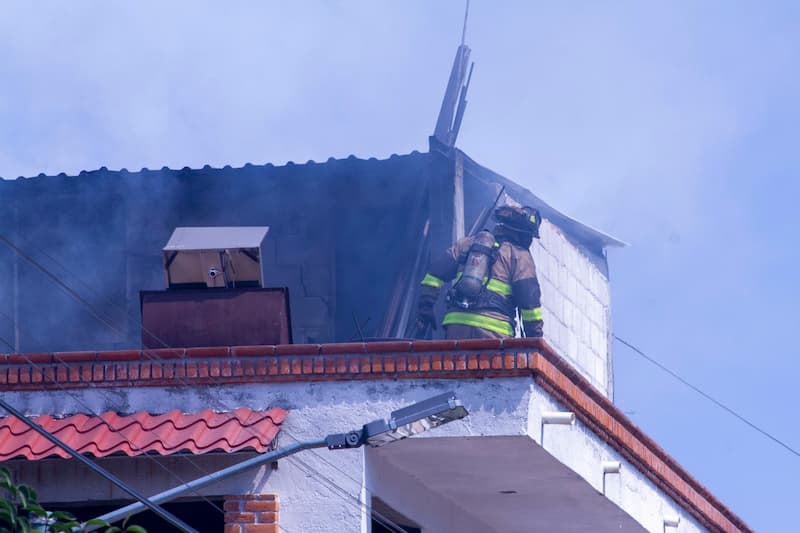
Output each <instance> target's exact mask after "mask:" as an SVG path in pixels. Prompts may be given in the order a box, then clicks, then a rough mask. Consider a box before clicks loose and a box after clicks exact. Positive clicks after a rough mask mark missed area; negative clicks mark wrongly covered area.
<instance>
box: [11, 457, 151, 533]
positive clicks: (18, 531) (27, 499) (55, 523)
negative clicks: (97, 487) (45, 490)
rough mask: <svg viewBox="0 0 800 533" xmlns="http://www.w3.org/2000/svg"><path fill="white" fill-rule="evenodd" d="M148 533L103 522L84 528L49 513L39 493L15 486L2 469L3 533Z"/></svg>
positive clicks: (64, 516) (69, 516) (69, 518)
mask: <svg viewBox="0 0 800 533" xmlns="http://www.w3.org/2000/svg"><path fill="white" fill-rule="evenodd" d="M89 529H91V530H92V531H101V532H102V533H147V531H145V529H144V528H143V527H141V526H129V525H127V523H125V524H123V526H122V528H120V527H117V526H112V525H111V524H109V523H108V522H106V521H104V520H97V519H94V520H89V521H88V522H86V523H85V524H81V523H80V522H79V521H78V520H77V519H76V518H75V516H73V515H72V514H70V513H66V512H63V511H52V512H51V511H46V510H45V509H44V508H43V507H42V506H41V505H39V499H38V496H37V494H36V491H35V490H34V489H33V488H31V487H29V486H28V485H25V484H19V485H18V484H16V483H14V480H13V479H12V478H11V473H10V472H9V471H8V469H6V468H4V467H0V533H67V532H68V533H74V532H84V531H88V530H89Z"/></svg>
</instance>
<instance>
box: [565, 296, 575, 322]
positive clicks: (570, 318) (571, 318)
mask: <svg viewBox="0 0 800 533" xmlns="http://www.w3.org/2000/svg"><path fill="white" fill-rule="evenodd" d="M564 325H565V326H567V327H568V328H569V329H572V328H574V327H575V304H573V303H572V302H570V301H567V300H564Z"/></svg>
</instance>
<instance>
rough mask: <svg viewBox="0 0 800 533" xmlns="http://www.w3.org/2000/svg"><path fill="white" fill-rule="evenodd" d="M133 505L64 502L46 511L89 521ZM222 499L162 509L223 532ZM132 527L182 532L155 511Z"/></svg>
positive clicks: (211, 530) (160, 532) (211, 531)
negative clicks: (64, 513) (65, 512)
mask: <svg viewBox="0 0 800 533" xmlns="http://www.w3.org/2000/svg"><path fill="white" fill-rule="evenodd" d="M129 503H131V502H126V501H120V502H108V503H105V502H97V503H95V502H92V503H91V504H90V505H84V504H75V503H74V502H73V503H64V504H58V503H56V504H47V505H46V506H45V508H47V509H52V510H58V511H67V512H69V513H72V514H74V515H75V516H76V517H77V518H78V520H80V521H86V520H89V519H91V518H97V517H98V516H100V515H103V514H105V513H109V512H111V511H115V510H117V509H119V508H120V507H123V506H125V505H128V504H129ZM222 504H223V500H221V499H217V498H209V499H208V500H191V501H178V502H170V503H165V504H163V505H162V507H163V508H164V509H165V510H166V511H169V512H170V513H172V514H174V515H175V516H177V517H178V518H180V519H181V520H183V521H184V522H186V523H187V524H188V525H190V526H192V527H193V528H195V529H197V530H198V531H202V532H203V533H206V532H208V533H215V532H218V533H222V531H223V530H224V528H225V513H224V512H223V510H222V508H223V507H222ZM129 524H136V525H137V526H142V527H143V528H145V529H146V530H147V532H148V533H173V532H177V533H180V530H179V529H177V528H175V527H174V526H172V525H171V524H168V523H167V522H165V521H164V519H163V518H161V517H160V516H157V515H156V514H155V513H153V512H152V511H143V512H141V513H138V514H136V515H134V516H133V517H131V519H130V521H129Z"/></svg>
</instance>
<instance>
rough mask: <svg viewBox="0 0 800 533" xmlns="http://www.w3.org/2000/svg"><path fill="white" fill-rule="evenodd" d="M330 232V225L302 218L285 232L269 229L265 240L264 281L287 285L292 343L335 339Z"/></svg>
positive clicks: (279, 285) (332, 240) (271, 284)
mask: <svg viewBox="0 0 800 533" xmlns="http://www.w3.org/2000/svg"><path fill="white" fill-rule="evenodd" d="M312 229H313V237H310V236H309V234H311V232H312ZM331 233H332V229H331V228H330V226H327V227H326V225H325V224H320V223H319V221H316V220H313V219H311V218H308V217H303V218H302V219H299V220H298V221H295V222H294V225H293V227H292V228H291V229H290V230H288V231H285V232H282V231H280V230H278V231H275V232H273V231H270V233H269V235H268V236H267V239H266V241H265V243H264V257H263V262H264V281H265V284H266V285H267V286H268V287H288V288H289V300H290V302H289V306H290V311H291V317H292V336H293V340H294V342H295V343H319V342H333V341H334V340H335V339H334V336H335V331H334V316H335V314H334V313H335V310H334V301H335V299H334V295H335V286H334V272H333V271H332V270H333V268H334V264H335V262H334V261H333V250H332V248H331V247H332V243H333V242H334V239H333V237H332V235H330V234H331Z"/></svg>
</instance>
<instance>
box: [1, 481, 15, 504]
mask: <svg viewBox="0 0 800 533" xmlns="http://www.w3.org/2000/svg"><path fill="white" fill-rule="evenodd" d="M0 488H3V489H6V491H7V492H8V494H9V496H10V499H12V500H14V501H16V500H17V499H18V498H19V489H18V488H17V486H16V485H14V484H13V483H11V482H10V481H4V480H0Z"/></svg>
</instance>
